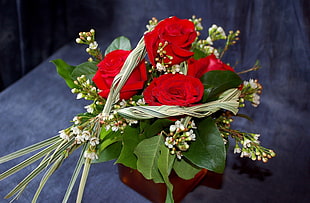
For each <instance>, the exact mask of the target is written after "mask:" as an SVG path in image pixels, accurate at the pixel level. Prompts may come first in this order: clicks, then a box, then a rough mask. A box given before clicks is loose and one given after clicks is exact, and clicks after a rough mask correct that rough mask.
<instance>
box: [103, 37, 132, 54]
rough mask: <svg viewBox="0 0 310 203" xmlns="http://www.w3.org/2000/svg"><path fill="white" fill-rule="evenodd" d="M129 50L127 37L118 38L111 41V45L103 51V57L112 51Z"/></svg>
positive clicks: (129, 45)
mask: <svg viewBox="0 0 310 203" xmlns="http://www.w3.org/2000/svg"><path fill="white" fill-rule="evenodd" d="M118 49H122V50H131V44H130V40H129V39H128V38H127V37H124V36H120V37H118V38H116V39H114V40H113V41H112V43H111V44H110V45H109V46H108V48H107V49H106V50H105V53H104V55H107V54H108V53H110V52H112V51H114V50H118Z"/></svg>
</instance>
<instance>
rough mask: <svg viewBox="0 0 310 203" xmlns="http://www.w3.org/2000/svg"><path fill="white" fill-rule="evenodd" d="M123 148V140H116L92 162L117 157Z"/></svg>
mask: <svg viewBox="0 0 310 203" xmlns="http://www.w3.org/2000/svg"><path fill="white" fill-rule="evenodd" d="M121 149H122V143H121V142H115V143H112V144H110V145H109V146H107V147H106V148H105V149H104V150H102V151H101V152H100V154H99V155H98V156H99V158H98V159H94V160H93V161H92V163H101V162H106V161H110V160H113V159H117V158H118V156H119V154H120V153H121Z"/></svg>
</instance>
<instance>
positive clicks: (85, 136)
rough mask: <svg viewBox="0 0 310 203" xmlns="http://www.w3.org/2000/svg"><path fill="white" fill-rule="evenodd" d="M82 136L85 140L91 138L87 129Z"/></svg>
mask: <svg viewBox="0 0 310 203" xmlns="http://www.w3.org/2000/svg"><path fill="white" fill-rule="evenodd" d="M82 137H83V138H84V139H85V140H89V139H90V132H89V131H87V130H85V131H83V132H82Z"/></svg>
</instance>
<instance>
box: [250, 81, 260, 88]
mask: <svg viewBox="0 0 310 203" xmlns="http://www.w3.org/2000/svg"><path fill="white" fill-rule="evenodd" d="M249 84H250V86H251V87H252V88H253V89H256V88H257V87H258V86H257V82H256V81H255V80H253V79H250V80H249Z"/></svg>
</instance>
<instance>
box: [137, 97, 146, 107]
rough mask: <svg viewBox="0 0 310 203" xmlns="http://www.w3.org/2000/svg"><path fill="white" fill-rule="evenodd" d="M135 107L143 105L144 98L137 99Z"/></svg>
mask: <svg viewBox="0 0 310 203" xmlns="http://www.w3.org/2000/svg"><path fill="white" fill-rule="evenodd" d="M137 105H145V100H144V98H142V99H138V101H137Z"/></svg>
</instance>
